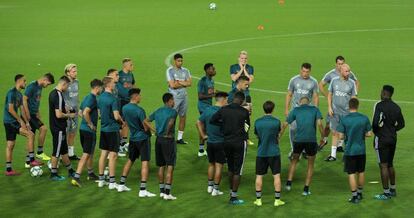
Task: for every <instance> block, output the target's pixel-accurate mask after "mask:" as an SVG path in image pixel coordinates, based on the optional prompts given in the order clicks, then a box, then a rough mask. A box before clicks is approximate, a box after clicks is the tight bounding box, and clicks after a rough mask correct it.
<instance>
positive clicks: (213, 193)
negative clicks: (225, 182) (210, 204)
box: [211, 189, 223, 196]
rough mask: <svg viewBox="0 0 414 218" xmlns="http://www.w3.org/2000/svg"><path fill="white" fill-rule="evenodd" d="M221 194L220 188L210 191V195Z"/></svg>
mask: <svg viewBox="0 0 414 218" xmlns="http://www.w3.org/2000/svg"><path fill="white" fill-rule="evenodd" d="M222 194H223V192H221V191H220V190H217V189H214V190H213V191H212V192H211V196H219V195H222Z"/></svg>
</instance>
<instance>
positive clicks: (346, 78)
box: [325, 64, 357, 162]
mask: <svg viewBox="0 0 414 218" xmlns="http://www.w3.org/2000/svg"><path fill="white" fill-rule="evenodd" d="M350 75H351V67H349V65H348V64H343V65H342V66H341V68H340V75H339V77H335V78H334V79H332V81H331V83H330V84H329V88H328V91H329V93H328V113H329V120H330V123H329V126H330V129H331V131H332V147H331V155H329V157H327V158H326V159H325V161H328V162H331V161H336V148H337V146H338V142H339V139H338V136H339V135H338V133H337V127H338V124H339V120H340V119H341V118H342V117H343V116H346V115H348V114H349V100H350V99H351V98H356V96H357V86H356V83H355V81H354V80H352V79H350Z"/></svg>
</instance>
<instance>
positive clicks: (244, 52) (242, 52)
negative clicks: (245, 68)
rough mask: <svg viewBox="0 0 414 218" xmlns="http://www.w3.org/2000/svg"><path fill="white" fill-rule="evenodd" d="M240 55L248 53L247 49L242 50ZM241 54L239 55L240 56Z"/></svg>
mask: <svg viewBox="0 0 414 218" xmlns="http://www.w3.org/2000/svg"><path fill="white" fill-rule="evenodd" d="M240 55H247V51H245V50H243V51H241V52H240ZM240 55H239V56H240Z"/></svg>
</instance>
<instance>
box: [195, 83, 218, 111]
mask: <svg viewBox="0 0 414 218" xmlns="http://www.w3.org/2000/svg"><path fill="white" fill-rule="evenodd" d="M197 91H198V93H201V94H204V95H209V94H211V93H213V92H214V80H213V79H212V78H210V77H208V76H204V77H203V78H201V79H200V81H198V84H197ZM212 103H213V97H210V98H208V99H202V100H201V99H198V111H199V112H200V114H201V113H203V112H204V111H205V110H206V109H207V108H208V107H210V106H211V105H212Z"/></svg>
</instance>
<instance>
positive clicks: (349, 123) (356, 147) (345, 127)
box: [338, 112, 371, 155]
mask: <svg viewBox="0 0 414 218" xmlns="http://www.w3.org/2000/svg"><path fill="white" fill-rule="evenodd" d="M370 130H371V124H370V122H369V119H368V117H367V116H365V115H363V114H361V113H358V112H352V113H349V114H348V115H346V116H344V117H342V118H341V121H340V124H339V127H338V131H339V132H342V133H344V135H345V145H346V146H345V155H362V154H365V135H366V133H367V132H369V131H370Z"/></svg>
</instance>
